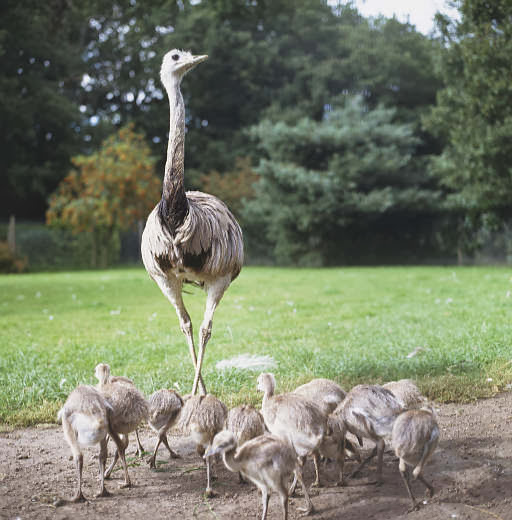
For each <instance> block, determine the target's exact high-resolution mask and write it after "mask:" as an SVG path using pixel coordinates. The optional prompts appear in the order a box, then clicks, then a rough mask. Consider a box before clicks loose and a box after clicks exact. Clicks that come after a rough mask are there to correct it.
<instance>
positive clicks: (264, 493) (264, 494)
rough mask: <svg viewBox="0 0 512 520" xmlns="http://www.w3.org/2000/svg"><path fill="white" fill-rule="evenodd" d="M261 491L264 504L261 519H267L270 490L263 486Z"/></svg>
mask: <svg viewBox="0 0 512 520" xmlns="http://www.w3.org/2000/svg"><path fill="white" fill-rule="evenodd" d="M260 491H261V502H262V504H263V512H262V514H261V520H266V518H267V509H268V501H269V500H270V495H269V494H268V491H267V489H266V488H265V487H261V488H260Z"/></svg>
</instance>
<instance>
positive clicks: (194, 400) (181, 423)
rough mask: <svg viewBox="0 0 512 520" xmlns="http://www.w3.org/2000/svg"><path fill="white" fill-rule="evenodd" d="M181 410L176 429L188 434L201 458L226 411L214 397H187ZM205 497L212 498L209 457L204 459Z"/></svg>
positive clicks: (224, 417) (221, 427)
mask: <svg viewBox="0 0 512 520" xmlns="http://www.w3.org/2000/svg"><path fill="white" fill-rule="evenodd" d="M183 401H184V403H183V408H182V409H181V413H180V416H179V420H178V429H180V430H181V431H182V432H183V433H184V434H189V435H190V437H191V439H192V440H193V441H194V443H195V445H196V450H197V453H198V454H199V456H200V457H203V455H204V454H205V452H206V451H207V450H208V448H209V447H210V446H211V443H212V441H213V438H214V437H215V435H217V433H219V432H220V431H221V430H222V429H223V428H224V424H225V422H226V417H227V414H228V410H227V408H226V406H225V405H224V403H222V401H220V400H219V399H217V398H216V397H215V396H214V395H211V394H206V395H189V396H185V398H184V399H183ZM204 461H205V464H206V490H205V495H206V496H207V497H213V496H214V492H213V490H212V487H211V476H210V473H211V457H205V459H204Z"/></svg>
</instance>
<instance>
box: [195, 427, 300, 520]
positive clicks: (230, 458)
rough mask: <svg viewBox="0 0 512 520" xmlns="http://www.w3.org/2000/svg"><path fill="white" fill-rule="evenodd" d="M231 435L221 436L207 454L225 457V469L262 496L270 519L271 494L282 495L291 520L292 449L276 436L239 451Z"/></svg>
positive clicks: (263, 437)
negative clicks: (289, 494)
mask: <svg viewBox="0 0 512 520" xmlns="http://www.w3.org/2000/svg"><path fill="white" fill-rule="evenodd" d="M237 447H238V445H237V442H236V438H235V436H234V435H233V433H232V432H230V431H228V430H224V431H221V432H219V433H218V434H217V435H216V436H215V438H214V439H213V442H212V444H211V446H210V448H209V449H208V450H207V452H206V453H205V457H211V456H212V455H215V454H217V453H221V454H222V458H223V461H224V464H225V465H226V468H228V469H229V470H230V471H233V472H239V473H241V474H242V475H243V476H244V477H245V478H247V479H248V480H250V481H251V482H252V483H253V484H255V485H256V486H257V487H258V489H259V490H260V492H261V500H262V504H263V513H262V516H261V520H265V519H266V517H267V509H268V502H269V500H270V494H271V493H272V491H274V492H276V493H277V494H278V495H279V499H280V501H281V505H282V508H283V520H287V519H288V483H289V480H290V478H291V476H292V475H293V472H294V471H295V467H296V464H297V457H296V455H295V452H294V451H293V449H292V447H291V446H290V445H289V444H288V443H286V442H285V441H283V440H282V439H280V438H278V437H276V436H274V435H269V434H265V435H260V436H258V437H254V438H253V439H251V440H248V441H247V442H245V443H243V444H242V445H241V446H240V447H238V449H237Z"/></svg>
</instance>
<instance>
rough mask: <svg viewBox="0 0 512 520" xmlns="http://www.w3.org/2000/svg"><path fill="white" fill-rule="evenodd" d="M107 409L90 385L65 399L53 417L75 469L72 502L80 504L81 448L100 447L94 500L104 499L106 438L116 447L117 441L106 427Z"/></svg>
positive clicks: (105, 402) (106, 493) (102, 399)
mask: <svg viewBox="0 0 512 520" xmlns="http://www.w3.org/2000/svg"><path fill="white" fill-rule="evenodd" d="M110 412H111V407H110V405H109V404H108V402H107V401H106V399H105V398H104V397H103V396H102V395H101V394H100V393H99V392H98V391H97V390H96V389H95V388H94V387H92V386H85V385H84V386H78V387H77V388H75V389H74V390H73V391H72V392H71V393H70V394H69V396H68V398H67V399H66V402H65V403H64V406H63V407H62V408H61V409H60V411H59V413H58V415H57V417H58V419H60V420H61V421H62V430H63V432H64V438H65V439H66V442H67V443H68V444H69V447H70V448H71V452H72V453H73V459H74V461H75V464H76V470H77V489H76V493H75V495H74V496H73V498H72V499H71V501H72V502H83V501H85V497H84V495H83V494H82V468H83V462H84V456H83V454H82V450H81V448H82V447H85V446H94V445H95V444H99V445H100V453H99V457H98V460H99V477H100V490H99V492H98V494H97V495H96V496H97V497H104V496H108V495H109V493H108V491H107V490H106V488H105V481H104V473H105V461H106V460H107V435H109V434H110V435H111V437H112V438H113V439H114V442H115V443H116V444H117V445H118V446H120V445H121V441H120V439H119V437H118V436H117V434H116V433H115V432H112V431H111V430H110V427H109V414H110Z"/></svg>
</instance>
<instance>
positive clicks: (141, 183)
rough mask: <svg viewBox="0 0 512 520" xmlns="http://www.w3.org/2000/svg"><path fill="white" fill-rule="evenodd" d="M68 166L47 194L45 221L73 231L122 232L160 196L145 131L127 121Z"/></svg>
mask: <svg viewBox="0 0 512 520" xmlns="http://www.w3.org/2000/svg"><path fill="white" fill-rule="evenodd" d="M72 163H73V165H74V166H75V168H74V169H73V170H71V171H70V172H69V174H68V175H67V176H66V177H65V178H64V179H63V180H62V181H61V183H60V184H59V186H58V187H57V189H56V191H55V192H54V193H53V194H52V196H51V198H50V204H49V208H48V211H47V212H46V221H47V223H48V224H52V225H60V226H64V227H69V228H71V230H72V231H73V232H74V233H82V232H95V231H98V230H101V229H108V230H115V231H118V230H126V229H129V228H131V227H133V226H134V224H135V223H136V222H137V221H138V220H144V219H145V218H146V217H147V215H148V214H149V213H150V211H151V210H152V209H153V207H154V205H155V202H156V201H157V200H158V199H159V198H160V193H161V181H160V180H159V179H158V177H157V176H156V175H155V173H154V166H155V159H154V158H152V157H151V154H150V149H149V146H148V145H147V144H146V142H145V140H144V135H143V134H140V133H136V132H135V131H134V125H133V124H128V125H126V126H125V127H123V128H121V129H120V130H119V131H118V132H117V133H115V134H113V135H111V136H110V137H108V138H107V139H106V140H105V141H104V142H103V143H102V146H101V148H100V149H99V150H98V151H97V152H96V153H93V154H92V155H88V156H85V155H79V156H76V157H73V159H72Z"/></svg>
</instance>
